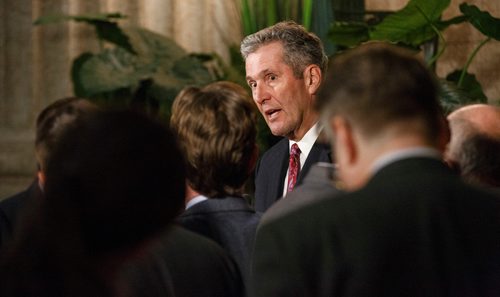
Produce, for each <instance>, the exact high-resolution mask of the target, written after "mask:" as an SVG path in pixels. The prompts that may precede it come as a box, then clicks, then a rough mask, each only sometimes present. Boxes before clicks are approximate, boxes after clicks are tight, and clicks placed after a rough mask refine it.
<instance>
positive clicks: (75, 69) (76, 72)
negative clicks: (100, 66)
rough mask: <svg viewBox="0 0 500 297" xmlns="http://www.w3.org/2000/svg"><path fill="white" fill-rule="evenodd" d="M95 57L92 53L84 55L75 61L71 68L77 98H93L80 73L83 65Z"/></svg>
mask: <svg viewBox="0 0 500 297" xmlns="http://www.w3.org/2000/svg"><path fill="white" fill-rule="evenodd" d="M93 56H94V55H93V54H91V53H83V54H81V55H79V56H78V57H77V58H75V60H73V65H72V66H71V80H72V81H73V92H74V94H75V96H77V97H81V98H88V97H90V96H91V94H89V93H88V92H87V91H86V89H85V86H84V85H83V84H82V82H81V80H80V73H81V71H82V67H83V65H85V63H87V61H88V60H90V59H92V57H93Z"/></svg>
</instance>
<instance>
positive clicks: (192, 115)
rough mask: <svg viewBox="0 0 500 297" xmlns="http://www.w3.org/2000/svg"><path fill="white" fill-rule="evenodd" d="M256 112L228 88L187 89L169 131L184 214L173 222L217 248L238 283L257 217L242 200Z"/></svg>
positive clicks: (237, 90)
mask: <svg viewBox="0 0 500 297" xmlns="http://www.w3.org/2000/svg"><path fill="white" fill-rule="evenodd" d="M256 125H257V111H256V108H255V106H254V104H253V102H252V99H251V98H250V96H249V95H248V93H247V92H246V90H245V89H244V88H243V87H241V86H239V85H237V84H234V83H231V82H215V83H212V84H209V85H207V86H205V87H203V88H194V87H191V88H187V89H185V90H184V91H182V92H181V93H180V94H179V95H178V96H177V98H176V99H175V101H174V105H173V107H172V118H171V127H172V129H173V131H174V133H176V134H177V139H178V142H179V146H180V148H181V151H182V152H183V153H184V156H185V159H186V167H187V169H186V171H187V177H186V179H187V185H188V186H187V194H186V210H185V211H184V212H183V213H182V214H181V215H180V216H179V218H178V222H179V223H180V224H181V225H182V226H183V227H185V228H187V229H189V230H191V231H193V232H196V233H198V234H201V235H203V236H205V237H208V238H210V239H212V240H214V241H215V242H217V243H218V244H219V245H220V246H222V247H223V248H224V249H225V250H226V251H228V253H229V255H230V256H231V257H232V258H233V259H234V260H235V262H236V264H237V265H238V268H239V270H240V271H241V273H242V276H243V280H244V281H245V280H246V279H247V276H248V275H249V272H250V263H251V255H252V251H253V243H254V238H255V232H256V229H257V225H258V223H259V220H260V214H258V213H256V212H255V210H253V209H252V208H251V207H250V205H249V203H248V201H247V200H246V199H245V198H246V197H244V190H245V189H244V185H245V182H246V180H247V179H248V177H249V175H250V173H251V172H252V171H253V168H254V165H255V162H256V159H257V153H258V152H257V146H256V143H255V141H256V134H257V131H256V129H257V128H256Z"/></svg>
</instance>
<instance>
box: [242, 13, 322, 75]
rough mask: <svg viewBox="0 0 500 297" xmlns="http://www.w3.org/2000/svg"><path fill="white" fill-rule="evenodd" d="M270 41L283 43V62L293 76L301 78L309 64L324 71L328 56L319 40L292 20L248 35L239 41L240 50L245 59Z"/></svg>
mask: <svg viewBox="0 0 500 297" xmlns="http://www.w3.org/2000/svg"><path fill="white" fill-rule="evenodd" d="M272 42H281V44H282V45H283V59H284V62H285V64H287V65H288V66H290V67H291V68H292V70H293V74H294V76H295V77H297V78H302V76H303V72H304V69H305V68H306V67H307V66H309V65H311V64H315V65H318V66H319V67H320V69H321V73H322V74H324V73H325V72H326V67H327V64H328V57H327V56H326V54H325V51H324V49H323V44H322V42H321V40H320V39H319V38H318V36H316V35H315V34H314V33H310V32H307V30H306V29H305V28H304V27H303V26H301V25H298V24H297V23H295V22H292V21H286V22H280V23H277V24H275V25H273V26H271V27H267V28H265V29H262V30H260V31H259V32H257V33H254V34H251V35H248V36H247V37H245V38H244V39H243V41H242V42H241V46H240V51H241V54H242V56H243V58H244V59H245V60H246V58H247V57H248V55H250V54H251V53H254V52H256V51H257V50H258V49H259V48H260V47H261V46H263V45H267V44H270V43H272Z"/></svg>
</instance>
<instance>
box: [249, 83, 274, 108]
mask: <svg viewBox="0 0 500 297" xmlns="http://www.w3.org/2000/svg"><path fill="white" fill-rule="evenodd" d="M270 97H271V96H270V94H269V90H268V88H267V87H266V85H264V84H259V85H257V86H256V87H255V88H254V90H253V99H254V100H255V102H257V103H258V104H263V103H264V101H266V100H268V99H269V98H270Z"/></svg>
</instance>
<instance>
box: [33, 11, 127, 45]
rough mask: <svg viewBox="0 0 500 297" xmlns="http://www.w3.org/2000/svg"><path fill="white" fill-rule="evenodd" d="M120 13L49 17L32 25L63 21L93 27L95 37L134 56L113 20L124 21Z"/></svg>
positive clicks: (39, 19)
mask: <svg viewBox="0 0 500 297" xmlns="http://www.w3.org/2000/svg"><path fill="white" fill-rule="evenodd" d="M124 18H125V16H124V15H122V14H120V13H97V14H84V15H49V16H42V17H40V18H38V19H37V20H36V21H35V22H34V23H33V24H34V25H46V24H52V23H59V22H65V21H75V22H84V23H87V24H90V25H92V26H94V28H95V30H96V34H97V37H98V38H99V39H100V40H104V41H107V42H110V43H112V44H115V45H117V46H119V47H122V48H124V49H125V50H127V51H128V52H130V53H132V54H135V51H134V50H133V48H132V46H131V44H130V43H129V40H128V37H127V35H126V34H125V33H124V32H122V30H121V29H120V27H119V26H118V24H117V23H116V22H115V21H114V20H118V19H124Z"/></svg>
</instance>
